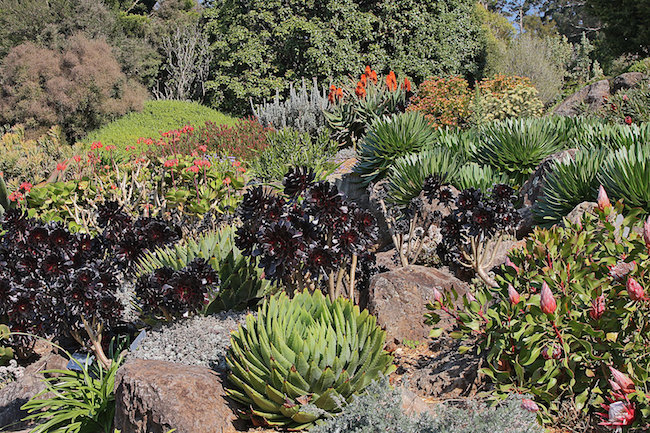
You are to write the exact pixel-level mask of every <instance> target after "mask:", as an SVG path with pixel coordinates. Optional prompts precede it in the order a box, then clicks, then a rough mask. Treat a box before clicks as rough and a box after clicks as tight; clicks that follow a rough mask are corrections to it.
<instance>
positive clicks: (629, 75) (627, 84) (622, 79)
mask: <svg viewBox="0 0 650 433" xmlns="http://www.w3.org/2000/svg"><path fill="white" fill-rule="evenodd" d="M644 78H647V77H646V75H645V74H643V73H641V72H626V73H624V74H621V75H619V76H618V77H616V78H614V79H613V80H612V86H611V87H612V93H616V92H618V91H620V90H627V89H632V88H634V87H636V86H638V85H639V83H641V81H643V79H644Z"/></svg>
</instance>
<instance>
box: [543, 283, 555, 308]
mask: <svg viewBox="0 0 650 433" xmlns="http://www.w3.org/2000/svg"><path fill="white" fill-rule="evenodd" d="M540 295H541V299H540V301H539V306H540V308H541V309H542V311H543V312H544V313H546V314H553V313H555V310H556V308H557V302H555V298H554V297H553V293H552V292H551V288H550V287H548V284H546V281H544V282H543V283H542V292H541V294H540Z"/></svg>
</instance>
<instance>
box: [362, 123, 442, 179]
mask: <svg viewBox="0 0 650 433" xmlns="http://www.w3.org/2000/svg"><path fill="white" fill-rule="evenodd" d="M435 139H436V131H435V130H434V129H433V128H432V127H431V126H430V125H429V123H428V122H427V120H426V118H425V117H424V116H423V115H422V114H420V113H418V112H408V113H404V114H399V115H396V116H394V117H391V118H386V119H380V120H377V121H376V122H374V123H373V124H372V125H371V127H370V129H369V131H368V134H366V136H365V138H364V139H363V141H362V142H361V147H360V156H359V161H358V162H357V164H356V165H355V167H354V172H355V173H359V175H360V176H361V178H362V182H363V184H365V185H368V184H370V183H372V182H377V181H379V180H381V179H382V178H383V177H384V176H385V175H386V174H387V172H388V170H389V169H390V166H391V165H393V164H394V163H395V161H396V160H397V159H398V158H399V157H401V156H403V155H407V154H409V153H414V152H418V151H420V150H422V149H424V148H426V147H431V146H432V145H433V144H434V143H435Z"/></svg>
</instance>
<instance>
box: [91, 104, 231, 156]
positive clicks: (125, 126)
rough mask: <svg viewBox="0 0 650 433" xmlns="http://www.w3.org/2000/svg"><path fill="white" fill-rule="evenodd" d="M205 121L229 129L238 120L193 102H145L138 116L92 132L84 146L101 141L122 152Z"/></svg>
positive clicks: (130, 115)
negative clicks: (178, 129)
mask: <svg viewBox="0 0 650 433" xmlns="http://www.w3.org/2000/svg"><path fill="white" fill-rule="evenodd" d="M208 121H209V122H213V123H215V124H224V125H229V126H232V125H234V124H235V122H236V121H237V119H236V118H234V117H230V116H227V115H225V114H222V113H220V112H218V111H216V110H213V109H212V108H209V107H206V106H204V105H201V104H199V103H196V102H186V101H147V102H145V104H144V108H143V109H142V111H141V112H133V113H129V114H127V115H126V116H123V117H120V118H119V119H117V120H115V121H113V122H111V123H109V124H108V125H105V126H103V127H101V128H99V129H96V130H95V131H92V132H91V133H89V134H88V136H87V137H86V139H85V140H84V143H87V144H88V145H89V146H90V143H92V142H94V141H101V142H102V143H103V144H104V145H113V146H115V147H116V151H117V152H123V151H124V148H125V147H126V146H135V145H136V142H137V141H138V138H140V137H146V138H148V137H151V138H158V137H159V136H160V133H161V132H165V131H169V130H172V129H177V128H182V127H183V126H185V125H188V124H189V125H192V126H195V127H196V126H202V125H203V124H205V122H208Z"/></svg>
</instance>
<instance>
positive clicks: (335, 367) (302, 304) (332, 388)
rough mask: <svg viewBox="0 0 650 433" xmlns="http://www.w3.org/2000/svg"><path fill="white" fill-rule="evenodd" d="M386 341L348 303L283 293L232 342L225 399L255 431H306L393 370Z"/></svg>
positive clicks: (267, 303) (266, 304) (368, 319)
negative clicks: (259, 425) (257, 428)
mask: <svg viewBox="0 0 650 433" xmlns="http://www.w3.org/2000/svg"><path fill="white" fill-rule="evenodd" d="M384 338H385V332H384V331H382V330H381V328H379V326H377V323H376V319H375V317H374V316H372V315H370V314H369V313H368V311H367V310H363V312H359V307H357V306H355V305H353V303H352V302H351V301H350V300H348V299H344V298H337V299H336V300H334V301H331V300H330V299H329V298H328V297H326V296H324V295H323V294H322V293H321V292H320V291H319V290H316V291H315V292H314V293H313V294H309V293H307V292H301V293H297V294H296V295H295V296H294V297H293V299H289V298H288V297H287V295H286V294H285V293H282V294H280V295H279V296H274V297H271V298H270V299H268V300H267V301H265V302H264V304H263V305H262V306H261V307H260V308H259V310H258V312H257V317H254V316H252V315H248V316H247V317H246V326H241V327H240V328H239V330H237V331H236V332H235V333H233V334H232V338H231V348H230V350H229V351H228V355H227V357H226V361H227V363H228V366H229V367H230V369H231V373H230V375H229V376H228V377H229V380H230V383H231V385H232V388H229V389H227V393H228V395H230V397H232V398H233V399H235V400H237V401H239V402H240V403H243V404H244V405H245V406H246V407H247V408H248V409H247V410H245V411H244V416H245V417H247V418H250V419H252V420H253V421H255V423H256V424H257V423H260V422H261V423H263V424H266V425H270V426H277V427H284V428H291V429H303V428H307V427H310V426H311V425H313V423H314V422H315V421H317V420H318V419H321V418H326V417H329V416H331V415H330V414H331V413H336V412H340V411H341V409H342V407H343V405H345V403H346V402H347V401H351V397H352V396H353V395H355V394H359V393H361V392H363V391H364V389H365V388H366V387H367V386H368V385H369V384H370V383H371V382H372V381H374V380H377V379H378V378H379V377H380V376H381V375H388V374H390V373H391V372H392V371H393V370H394V368H395V367H394V366H393V365H392V360H393V358H392V356H390V355H389V354H388V353H386V352H385V351H384V350H383V346H384Z"/></svg>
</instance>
